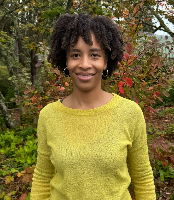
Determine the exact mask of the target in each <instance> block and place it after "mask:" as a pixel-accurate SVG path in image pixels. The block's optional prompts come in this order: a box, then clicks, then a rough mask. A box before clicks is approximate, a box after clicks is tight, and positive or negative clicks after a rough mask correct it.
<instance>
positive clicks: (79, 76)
mask: <svg viewBox="0 0 174 200" xmlns="http://www.w3.org/2000/svg"><path fill="white" fill-rule="evenodd" d="M76 75H77V77H78V79H80V80H81V81H89V80H91V79H92V78H93V77H94V76H95V74H93V75H88V76H82V75H79V74H76Z"/></svg>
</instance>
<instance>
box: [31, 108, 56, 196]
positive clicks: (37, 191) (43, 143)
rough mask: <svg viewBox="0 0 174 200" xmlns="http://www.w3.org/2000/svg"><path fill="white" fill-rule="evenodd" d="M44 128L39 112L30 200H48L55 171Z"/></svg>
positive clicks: (42, 118) (43, 121)
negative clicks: (35, 158)
mask: <svg viewBox="0 0 174 200" xmlns="http://www.w3.org/2000/svg"><path fill="white" fill-rule="evenodd" d="M45 126H46V125H45V120H44V117H43V114H42V111H41V112H40V115H39V120H38V127H37V136H38V150H37V152H38V155H37V164H36V168H35V170H34V174H33V182H32V188H31V193H30V200H49V199H50V181H51V179H52V178H53V175H54V173H55V169H54V166H53V164H52V163H51V160H50V155H51V150H50V147H49V146H48V145H47V137H46V135H47V134H46V127H45Z"/></svg>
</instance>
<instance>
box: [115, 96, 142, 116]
mask: <svg viewBox="0 0 174 200" xmlns="http://www.w3.org/2000/svg"><path fill="white" fill-rule="evenodd" d="M118 109H119V112H120V113H122V114H124V115H126V114H127V115H128V116H130V117H133V118H134V119H135V118H138V117H144V115H143V111H142V109H141V107H140V106H139V105H138V104H137V103H136V102H135V101H133V100H130V99H126V98H124V97H121V96H119V98H118Z"/></svg>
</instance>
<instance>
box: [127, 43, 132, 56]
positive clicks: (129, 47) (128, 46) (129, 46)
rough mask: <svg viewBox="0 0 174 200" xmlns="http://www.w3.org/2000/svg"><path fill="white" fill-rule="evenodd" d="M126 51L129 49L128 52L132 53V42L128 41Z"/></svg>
mask: <svg viewBox="0 0 174 200" xmlns="http://www.w3.org/2000/svg"><path fill="white" fill-rule="evenodd" d="M126 51H127V53H129V54H130V53H131V51H132V44H130V43H127V45H126Z"/></svg>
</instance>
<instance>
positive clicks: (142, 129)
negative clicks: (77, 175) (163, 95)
mask: <svg viewBox="0 0 174 200" xmlns="http://www.w3.org/2000/svg"><path fill="white" fill-rule="evenodd" d="M137 111H138V112H137V113H136V117H137V118H136V119H135V121H136V123H135V127H134V132H133V136H132V147H131V148H130V149H129V150H128V157H127V158H128V165H129V171H130V176H131V179H132V182H133V184H134V192H135V198H136V200H156V193H155V185H154V179H153V171H152V167H151V165H150V161H149V155H148V146H147V134H146V122H145V119H144V115H143V112H142V110H141V108H140V107H139V108H138V110H137Z"/></svg>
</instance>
